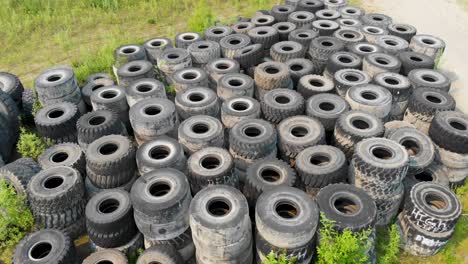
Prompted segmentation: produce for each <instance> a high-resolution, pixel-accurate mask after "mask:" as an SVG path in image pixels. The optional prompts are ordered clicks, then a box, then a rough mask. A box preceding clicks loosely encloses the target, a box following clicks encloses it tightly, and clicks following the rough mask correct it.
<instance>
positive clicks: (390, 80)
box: [384, 77, 400, 85]
mask: <svg viewBox="0 0 468 264" xmlns="http://www.w3.org/2000/svg"><path fill="white" fill-rule="evenodd" d="M384 82H385V83H387V84H390V85H399V84H400V81H399V80H398V79H395V78H391V77H388V78H385V79H384Z"/></svg>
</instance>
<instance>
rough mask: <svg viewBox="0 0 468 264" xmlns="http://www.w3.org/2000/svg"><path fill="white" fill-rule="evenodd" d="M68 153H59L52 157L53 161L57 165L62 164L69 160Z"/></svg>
mask: <svg viewBox="0 0 468 264" xmlns="http://www.w3.org/2000/svg"><path fill="white" fill-rule="evenodd" d="M68 157H69V156H68V153H66V152H58V153H56V154H54V155H53V156H52V161H53V162H55V163H61V162H64V161H66V160H67V159H68Z"/></svg>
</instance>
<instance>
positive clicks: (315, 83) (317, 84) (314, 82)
mask: <svg viewBox="0 0 468 264" xmlns="http://www.w3.org/2000/svg"><path fill="white" fill-rule="evenodd" d="M309 84H310V85H312V86H314V87H323V86H324V85H325V83H324V82H323V81H322V80H318V79H310V80H309Z"/></svg>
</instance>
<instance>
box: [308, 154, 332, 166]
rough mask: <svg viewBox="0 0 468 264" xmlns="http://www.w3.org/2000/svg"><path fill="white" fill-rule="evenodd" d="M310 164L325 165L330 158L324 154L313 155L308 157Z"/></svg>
mask: <svg viewBox="0 0 468 264" xmlns="http://www.w3.org/2000/svg"><path fill="white" fill-rule="evenodd" d="M309 161H310V164H312V165H315V166H326V165H328V164H329V163H330V158H329V157H327V156H325V155H321V154H318V155H313V156H312V157H310V160H309Z"/></svg>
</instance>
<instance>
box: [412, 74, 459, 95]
mask: <svg viewBox="0 0 468 264" xmlns="http://www.w3.org/2000/svg"><path fill="white" fill-rule="evenodd" d="M408 79H409V80H410V81H411V84H412V85H413V88H414V89H417V88H425V87H428V88H434V89H440V90H442V91H444V92H448V91H449V90H450V86H451V85H452V81H451V80H450V79H449V77H448V76H446V75H445V74H443V73H442V72H440V71H437V70H431V69H415V70H412V71H410V73H409V74H408Z"/></svg>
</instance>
